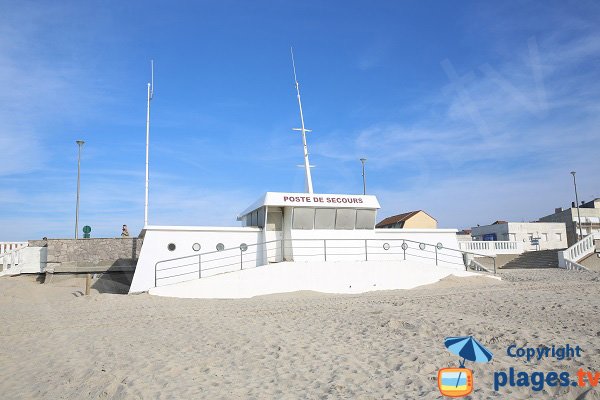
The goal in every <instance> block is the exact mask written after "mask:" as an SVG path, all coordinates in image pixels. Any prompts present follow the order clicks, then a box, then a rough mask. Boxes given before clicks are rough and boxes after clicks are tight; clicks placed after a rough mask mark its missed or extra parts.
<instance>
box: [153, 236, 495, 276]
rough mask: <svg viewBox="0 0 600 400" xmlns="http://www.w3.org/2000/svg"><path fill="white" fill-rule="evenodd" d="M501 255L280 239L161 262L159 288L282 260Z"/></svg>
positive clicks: (466, 261)
mask: <svg viewBox="0 0 600 400" xmlns="http://www.w3.org/2000/svg"><path fill="white" fill-rule="evenodd" d="M475 256H477V257H489V258H491V259H492V261H493V265H494V273H496V262H495V258H494V257H495V256H493V255H489V254H481V253H476V252H470V251H464V250H459V249H451V248H445V247H444V246H443V245H442V244H441V243H437V244H435V245H434V244H430V243H423V242H418V241H414V240H409V239H379V238H378V239H279V240H271V241H267V242H259V243H254V244H250V245H248V244H245V243H242V244H241V245H240V246H239V247H232V248H227V249H221V250H217V251H211V252H207V253H200V254H193V255H189V256H184V257H177V258H171V259H167V260H162V261H159V262H157V263H156V264H155V266H154V284H155V287H158V286H165V285H169V284H175V283H182V282H186V281H190V280H196V279H201V278H205V277H208V276H212V275H217V274H222V273H226V272H234V271H239V270H244V269H249V268H256V267H260V266H262V265H266V264H268V263H270V262H281V261H291V260H294V261H299V262H302V261H326V262H329V261H399V260H407V259H411V260H417V261H421V262H425V263H430V264H434V265H436V266H438V265H444V266H450V267H452V266H455V267H456V266H460V267H461V268H462V267H464V268H465V269H466V268H468V267H471V266H472V261H473V258H474V257H475Z"/></svg>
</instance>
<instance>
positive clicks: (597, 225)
mask: <svg viewBox="0 0 600 400" xmlns="http://www.w3.org/2000/svg"><path fill="white" fill-rule="evenodd" d="M579 214H580V215H581V231H582V233H583V237H585V236H587V235H589V234H591V233H600V198H597V199H594V200H592V201H588V202H587V203H586V202H584V201H582V202H581V205H580V206H579ZM540 221H543V222H562V223H564V224H565V225H566V230H567V242H568V245H569V246H572V245H573V244H575V243H576V242H578V241H579V240H580V239H583V238H581V237H580V235H579V218H578V217H577V208H576V207H575V203H574V202H573V203H571V208H567V209H565V210H563V209H562V208H560V207H559V208H557V209H555V210H554V214H550V215H547V216H545V217H542V218H540Z"/></svg>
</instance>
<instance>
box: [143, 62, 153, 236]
mask: <svg viewBox="0 0 600 400" xmlns="http://www.w3.org/2000/svg"><path fill="white" fill-rule="evenodd" d="M150 69H151V71H152V72H151V74H152V76H151V80H150V82H149V83H148V108H147V111H146V197H145V201H144V226H147V225H148V159H149V150H150V100H152V97H153V96H154V60H150Z"/></svg>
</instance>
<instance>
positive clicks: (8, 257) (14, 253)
mask: <svg viewBox="0 0 600 400" xmlns="http://www.w3.org/2000/svg"><path fill="white" fill-rule="evenodd" d="M25 247H26V246H24V247H19V248H16V249H14V250H11V251H10V252H8V253H2V254H0V262H1V263H2V272H6V271H7V270H9V269H13V268H15V267H16V266H17V265H19V264H21V262H22V261H23V256H22V254H21V251H22V250H23V249H24V248H25Z"/></svg>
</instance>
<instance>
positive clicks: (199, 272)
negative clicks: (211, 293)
mask: <svg viewBox="0 0 600 400" xmlns="http://www.w3.org/2000/svg"><path fill="white" fill-rule="evenodd" d="M201 278H202V255H200V254H198V279H201Z"/></svg>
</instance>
